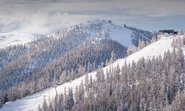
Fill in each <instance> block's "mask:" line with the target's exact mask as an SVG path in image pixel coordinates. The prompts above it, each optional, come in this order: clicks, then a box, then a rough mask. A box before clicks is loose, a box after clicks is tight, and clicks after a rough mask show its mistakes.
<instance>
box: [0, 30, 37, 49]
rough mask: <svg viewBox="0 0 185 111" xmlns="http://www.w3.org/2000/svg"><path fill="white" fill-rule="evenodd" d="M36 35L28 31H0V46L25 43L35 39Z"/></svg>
mask: <svg viewBox="0 0 185 111" xmlns="http://www.w3.org/2000/svg"><path fill="white" fill-rule="evenodd" d="M37 37H38V35H34V34H28V33H1V34H0V48H6V47H8V46H12V45H17V44H25V43H28V42H31V41H33V40H35V39H37Z"/></svg>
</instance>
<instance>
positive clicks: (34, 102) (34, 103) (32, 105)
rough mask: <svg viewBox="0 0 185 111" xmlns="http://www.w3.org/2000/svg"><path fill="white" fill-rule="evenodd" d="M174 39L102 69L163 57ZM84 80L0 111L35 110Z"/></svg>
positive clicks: (66, 84)
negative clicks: (142, 59) (57, 94)
mask: <svg viewBox="0 0 185 111" xmlns="http://www.w3.org/2000/svg"><path fill="white" fill-rule="evenodd" d="M173 38H174V37H172V36H168V37H164V38H161V39H160V40H159V41H157V42H154V43H152V44H151V45H149V46H147V47H145V48H143V49H142V50H140V51H138V52H136V53H133V54H132V55H130V56H128V57H126V58H123V59H119V60H117V61H115V62H114V63H113V64H112V65H109V66H107V67H105V68H103V69H104V71H105V70H106V69H107V68H109V67H112V66H113V67H115V66H117V65H119V66H120V67H121V66H123V65H124V64H125V62H127V63H131V62H132V61H136V62H137V61H138V60H139V59H140V58H142V57H144V58H146V59H151V58H152V57H154V56H159V55H163V54H164V52H166V51H167V50H172V47H171V43H172V40H173ZM95 75H96V71H94V72H91V73H88V76H92V78H93V79H94V78H95ZM84 80H85V76H82V77H79V78H77V79H75V80H73V81H71V82H67V83H65V84H62V85H60V86H57V87H56V90H55V88H48V89H46V90H44V91H41V92H39V93H37V94H34V95H32V96H27V97H25V98H23V99H20V100H17V101H15V102H9V103H6V104H5V105H4V106H3V107H2V108H1V109H0V111H27V110H34V111H35V110H37V108H38V106H39V105H42V103H43V100H44V98H45V100H49V99H52V98H53V97H55V95H56V91H57V93H59V94H60V93H63V92H64V89H65V88H68V87H71V88H73V90H74V91H75V87H76V85H80V83H81V81H84Z"/></svg>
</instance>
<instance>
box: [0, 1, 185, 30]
mask: <svg viewBox="0 0 185 111" xmlns="http://www.w3.org/2000/svg"><path fill="white" fill-rule="evenodd" d="M184 6H185V1H184V0H155V1H153V0H93V1H92V0H16V1H15V0H0V32H26V33H51V32H53V31H56V30H59V29H62V28H65V27H67V26H71V25H74V24H78V23H83V22H85V21H89V20H96V19H97V18H98V19H100V20H103V19H105V20H112V21H113V22H114V23H115V24H120V25H123V24H128V25H131V26H134V27H138V28H142V29H145V30H150V31H157V30H159V29H175V30H180V29H182V30H185V22H184V20H185V7H184Z"/></svg>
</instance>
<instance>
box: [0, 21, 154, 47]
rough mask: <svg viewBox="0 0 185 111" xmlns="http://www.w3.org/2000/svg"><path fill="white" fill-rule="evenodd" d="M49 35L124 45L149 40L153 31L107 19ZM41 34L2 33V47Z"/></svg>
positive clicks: (26, 41)
mask: <svg viewBox="0 0 185 111" xmlns="http://www.w3.org/2000/svg"><path fill="white" fill-rule="evenodd" d="M46 36H47V37H54V38H65V37H68V36H76V37H79V36H84V37H86V38H89V39H93V40H95V41H96V40H102V39H111V40H115V41H118V42H119V43H121V44H122V45H124V46H130V45H132V44H134V45H137V42H138V40H139V39H143V40H145V41H148V40H150V39H151V33H150V32H148V31H144V30H140V29H137V28H133V27H128V26H126V25H125V26H121V25H115V24H114V23H112V22H108V21H105V20H101V21H99V20H98V21H89V22H87V23H83V24H79V25H74V26H71V27H70V28H66V29H65V30H61V31H59V32H56V33H53V34H48V35H46ZM38 37H39V35H36V34H31V33H1V34H0V48H6V47H7V46H12V45H17V44H25V43H28V42H31V41H33V40H35V39H37V38H38Z"/></svg>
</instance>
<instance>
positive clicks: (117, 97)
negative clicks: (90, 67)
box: [38, 49, 185, 111]
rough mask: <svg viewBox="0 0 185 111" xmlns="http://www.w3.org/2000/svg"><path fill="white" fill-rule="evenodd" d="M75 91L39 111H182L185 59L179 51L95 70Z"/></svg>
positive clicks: (184, 108)
mask: <svg viewBox="0 0 185 111" xmlns="http://www.w3.org/2000/svg"><path fill="white" fill-rule="evenodd" d="M96 77H97V79H96V80H92V78H91V77H88V76H86V80H85V82H84V83H81V85H80V86H79V87H76V89H75V91H73V90H72V89H70V88H68V89H66V91H65V92H64V93H63V94H57V95H56V97H55V98H52V99H50V102H49V103H47V102H46V100H44V103H43V105H42V106H39V107H38V110H39V111H184V110H185V107H184V104H185V93H184V91H185V90H184V88H185V60H184V55H183V52H182V50H181V49H178V50H174V51H173V52H169V51H168V52H166V53H165V54H164V56H162V57H161V56H159V57H154V58H153V59H151V60H149V61H146V60H145V59H144V58H142V59H140V60H139V61H138V62H137V63H135V62H133V63H132V64H126V63H125V65H124V66H123V67H121V68H120V67H119V66H118V67H116V68H113V69H111V68H110V69H109V70H107V71H106V72H105V73H104V71H103V70H98V71H97V75H96Z"/></svg>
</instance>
